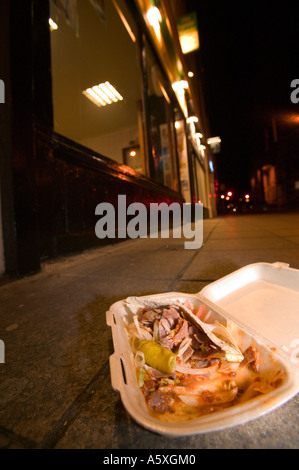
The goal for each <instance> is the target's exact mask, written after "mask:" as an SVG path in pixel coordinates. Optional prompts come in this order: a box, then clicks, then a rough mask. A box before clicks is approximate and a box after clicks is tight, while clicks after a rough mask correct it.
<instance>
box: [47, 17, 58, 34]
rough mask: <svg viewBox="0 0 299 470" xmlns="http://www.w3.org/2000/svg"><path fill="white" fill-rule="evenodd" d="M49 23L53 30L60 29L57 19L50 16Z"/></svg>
mask: <svg viewBox="0 0 299 470" xmlns="http://www.w3.org/2000/svg"><path fill="white" fill-rule="evenodd" d="M49 25H50V30H51V31H55V30H56V29H58V26H57V24H56V23H55V21H53V20H52V18H49Z"/></svg>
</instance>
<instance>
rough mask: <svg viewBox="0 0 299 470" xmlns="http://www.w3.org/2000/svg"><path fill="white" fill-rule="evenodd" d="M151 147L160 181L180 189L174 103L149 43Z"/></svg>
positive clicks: (157, 177) (148, 78) (148, 77)
mask: <svg viewBox="0 0 299 470" xmlns="http://www.w3.org/2000/svg"><path fill="white" fill-rule="evenodd" d="M146 58H147V81H148V102H149V127H150V149H151V158H152V159H153V166H154V178H155V180H156V181H158V182H160V183H162V184H164V185H165V186H168V187H170V188H172V189H175V190H178V187H177V181H178V169H177V158H176V137H175V128H174V120H175V119H174V114H175V113H174V105H173V99H172V95H171V90H170V89H169V82H168V81H167V80H166V79H165V77H164V75H163V72H162V70H161V68H160V65H159V64H158V62H157V60H156V58H155V56H154V54H153V53H152V50H151V48H150V47H149V46H148V45H146Z"/></svg>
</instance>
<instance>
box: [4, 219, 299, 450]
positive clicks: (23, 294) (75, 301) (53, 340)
mask: <svg viewBox="0 0 299 470" xmlns="http://www.w3.org/2000/svg"><path fill="white" fill-rule="evenodd" d="M298 227H299V214H264V215H244V216H236V217H235V216H227V217H221V218H216V219H212V220H205V221H204V245H203V247H202V248H200V249H199V250H185V249H184V245H183V241H182V240H178V239H157V240H155V239H149V238H147V239H137V240H129V241H125V242H122V243H118V244H116V245H113V246H107V247H104V248H98V249H94V250H89V251H86V252H85V253H83V254H79V255H76V256H72V257H68V258H65V259H60V260H57V261H54V262H48V263H46V264H45V265H44V266H43V269H42V271H41V272H40V273H38V274H36V275H34V276H30V277H25V278H23V279H19V280H14V281H11V282H9V283H6V284H3V285H2V286H1V287H0V338H1V339H2V340H3V341H4V343H5V363H4V364H0V448H57V449H59V448H73V449H81V448H95V449H141V448H142V449H159V448H161V449H162V448H163V449H198V448H240V447H241V448H298V446H299V428H298V423H297V416H298V415H299V395H297V396H296V397H295V398H294V399H293V400H291V401H290V402H288V403H287V404H285V405H283V406H282V407H281V408H279V409H277V410H275V411H274V412H271V413H269V414H268V415H266V416H264V417H261V418H259V419H257V420H255V421H252V422H250V423H247V424H245V425H241V426H236V427H233V428H230V429H228V430H224V431H219V432H212V433H209V434H201V435H197V436H192V437H188V438H176V439H170V438H165V437H162V436H159V435H156V434H154V433H151V432H149V431H147V430H145V429H143V428H141V427H140V426H139V425H137V424H136V423H135V422H134V421H133V420H132V419H131V418H130V417H129V415H128V414H127V412H126V411H125V409H124V407H123V405H122V403H121V400H120V397H119V394H118V393H117V392H114V391H113V390H112V388H111V385H110V371H109V362H108V361H109V356H110V355H111V354H112V353H113V345H112V339H111V331H110V328H109V327H107V326H106V318H105V312H106V310H107V309H108V307H109V306H110V305H111V304H112V303H113V302H115V301H117V300H120V299H122V298H125V297H127V296H129V295H145V294H151V293H159V292H166V291H182V292H189V293H195V292H198V291H200V290H201V289H202V288H203V287H204V286H206V285H207V284H209V283H210V282H212V281H214V280H216V279H219V278H220V277H222V276H224V275H226V274H229V273H230V272H232V271H234V270H236V269H238V268H240V267H242V266H244V265H247V264H250V263H255V262H259V261H266V262H275V261H282V262H286V263H289V264H290V266H291V267H293V268H297V269H299V229H298ZM298 333H299V332H298Z"/></svg>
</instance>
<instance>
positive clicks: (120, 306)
mask: <svg viewBox="0 0 299 470" xmlns="http://www.w3.org/2000/svg"><path fill="white" fill-rule="evenodd" d="M142 298H144V299H146V298H151V299H153V300H159V301H160V300H161V302H162V301H163V302H165V301H167V300H168V299H169V300H170V301H171V300H179V301H182V302H184V301H185V300H189V301H190V302H192V303H193V304H194V305H195V306H196V305H200V304H202V303H204V304H205V305H207V306H208V307H209V308H210V309H211V310H212V311H213V312H215V316H216V318H217V317H218V318H219V316H220V317H224V318H225V319H226V320H229V319H230V320H232V321H233V322H234V323H235V324H236V326H237V327H239V328H240V329H241V330H242V331H243V332H244V341H245V342H246V341H247V342H248V344H249V341H250V340H251V339H252V338H253V339H254V340H255V341H257V342H258V343H260V344H261V345H262V346H263V347H264V346H265V347H266V351H268V352H269V357H270V356H271V357H274V358H275V359H276V360H278V361H279V362H280V364H281V365H282V366H283V367H284V369H285V371H286V380H285V382H284V383H283V384H282V385H281V386H280V387H279V388H277V389H275V390H273V391H272V392H270V393H268V394H265V395H261V396H258V397H257V398H254V399H252V400H250V401H248V402H246V403H243V404H240V405H237V406H232V407H231V408H227V409H225V410H223V411H219V412H216V413H213V414H210V415H206V416H202V417H200V418H196V419H193V420H190V421H187V422H179V423H173V422H171V423H169V422H163V421H160V420H158V419H155V418H154V417H152V416H151V415H150V414H149V412H148V409H147V406H146V403H145V400H144V397H143V394H142V392H141V390H140V389H139V387H138V384H137V378H136V371H135V366H134V364H133V355H132V352H131V348H130V344H129V339H128V335H127V333H126V327H125V324H124V321H123V319H124V318H125V319H126V320H127V321H129V322H130V321H131V318H132V314H131V313H130V312H129V311H128V309H127V307H126V305H125V304H124V302H123V301H119V302H116V303H114V304H113V305H111V307H110V309H109V310H108V311H107V312H106V321H107V324H108V325H109V326H110V327H111V331H112V338H113V345H114V354H112V355H111V356H110V373H111V384H112V388H113V389H114V390H116V391H118V392H119V393H120V396H121V400H122V402H123V405H124V407H125V408H126V410H127V412H128V413H129V414H130V415H131V417H132V418H133V419H134V420H135V421H137V422H138V423H139V424H140V425H142V426H143V427H145V428H147V429H149V430H151V431H153V432H156V433H159V434H162V435H165V436H169V437H177V436H186V435H192V434H198V433H204V432H210V431H216V430H220V429H224V428H227V427H230V426H234V425H237V424H241V423H245V422H247V421H249V420H252V419H254V418H257V417H259V416H262V415H264V414H266V413H268V412H270V411H272V410H274V409H275V408H277V407H278V406H280V405H282V404H283V403H285V402H286V401H288V400H289V399H291V398H292V397H293V396H294V395H295V394H296V393H298V392H299V355H298V354H297V353H298V352H299V270H296V269H292V268H289V267H288V265H287V264H286V263H279V262H277V263H273V264H270V263H255V264H251V265H248V266H245V267H243V268H241V269H238V270H237V271H235V272H233V273H232V274H229V275H227V276H225V277H223V278H221V279H219V280H218V281H215V282H213V283H211V284H209V285H208V286H206V287H205V288H204V289H202V290H201V292H199V293H198V294H185V293H181V292H172V293H163V294H154V295H150V296H145V297H141V299H142Z"/></svg>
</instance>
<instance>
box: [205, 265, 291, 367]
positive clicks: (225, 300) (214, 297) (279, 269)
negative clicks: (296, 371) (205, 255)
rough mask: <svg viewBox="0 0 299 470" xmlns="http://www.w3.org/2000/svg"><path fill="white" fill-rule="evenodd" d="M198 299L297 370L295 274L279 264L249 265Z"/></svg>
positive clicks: (214, 285) (218, 283) (212, 284)
mask: <svg viewBox="0 0 299 470" xmlns="http://www.w3.org/2000/svg"><path fill="white" fill-rule="evenodd" d="M200 295H201V297H203V298H204V299H208V300H209V301H210V302H212V303H214V304H216V305H217V306H218V307H220V308H221V309H222V310H224V311H225V313H226V315H227V316H229V317H230V318H231V319H232V320H234V321H235V322H236V323H239V324H241V326H243V327H244V326H245V327H246V329H247V330H250V332H251V334H252V335H253V336H258V337H259V338H262V339H263V340H264V342H266V343H268V345H269V346H272V347H275V348H277V349H278V350H279V352H280V353H281V354H282V355H283V356H284V357H285V358H287V359H288V360H289V361H290V362H291V363H292V364H293V365H294V366H297V367H299V354H298V353H299V270H297V269H292V268H290V267H289V266H288V264H286V263H279V262H276V263H273V264H271V263H255V264H250V265H248V266H245V267H243V268H241V269H238V270H237V271H235V272H233V273H232V274H229V275H227V276H225V277H223V278H221V279H219V280H218V281H215V282H213V283H211V284H209V285H208V286H206V287H205V288H204V289H202V290H201V292H200Z"/></svg>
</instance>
